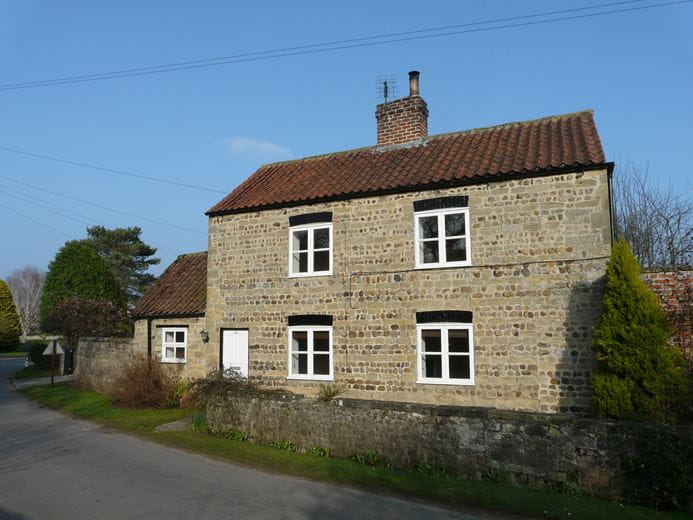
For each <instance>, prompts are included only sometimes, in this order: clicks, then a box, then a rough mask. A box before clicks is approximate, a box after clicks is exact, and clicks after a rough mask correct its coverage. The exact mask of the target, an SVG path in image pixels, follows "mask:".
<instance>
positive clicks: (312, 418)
mask: <svg viewBox="0 0 693 520" xmlns="http://www.w3.org/2000/svg"><path fill="white" fill-rule="evenodd" d="M207 421H208V424H209V426H210V427H211V428H214V429H218V430H239V431H244V432H246V433H248V435H249V439H250V441H252V442H256V443H264V444H266V443H270V442H273V441H277V440H289V441H291V442H293V443H294V444H296V446H297V447H298V448H299V449H300V450H310V449H311V448H313V447H316V446H320V447H322V448H327V449H330V450H332V454H333V455H334V456H335V457H348V456H350V455H353V454H362V453H365V452H367V451H369V450H374V451H375V452H376V453H377V455H378V457H380V458H382V459H383V460H385V461H387V462H388V463H390V464H391V465H392V466H393V467H401V468H412V467H416V466H417V465H418V464H430V465H431V466H434V467H436V468H445V469H446V470H447V471H449V472H451V473H454V474H458V475H462V476H465V477H471V478H477V479H478V478H484V477H490V476H498V475H507V476H508V477H509V478H510V480H511V481H513V482H515V483H518V484H525V485H530V486H545V485H553V484H558V483H566V482H571V483H574V484H577V485H578V486H579V487H580V488H581V489H583V490H585V491H586V492H588V493H590V494H592V495H594V496H597V497H603V498H609V499H614V498H620V497H622V495H623V490H624V477H623V475H622V474H621V472H620V470H619V454H620V450H621V449H622V446H625V445H627V437H628V436H629V435H630V434H632V433H633V432H634V431H635V430H636V429H642V428H654V426H647V425H640V424H633V423H623V422H606V421H601V420H598V419H593V418H580V417H576V416H569V415H558V414H551V415H549V414H538V413H530V412H516V411H509V410H498V409H493V408H471V407H448V406H430V405H421V404H407V403H399V402H397V403H396V402H387V401H365V400H355V399H339V398H337V399H336V400H334V401H332V402H329V403H323V402H318V401H315V400H313V399H310V398H305V397H302V396H296V395H294V394H288V393H287V394H281V393H277V394H262V393H256V392H251V393H248V392H246V393H239V392H235V391H234V392H230V393H229V394H228V396H227V398H225V399H218V400H217V401H215V402H213V403H210V404H209V405H208V407H207ZM678 430H680V431H682V432H683V433H684V435H685V436H686V438H687V439H690V441H691V442H693V428H692V427H679V428H678Z"/></svg>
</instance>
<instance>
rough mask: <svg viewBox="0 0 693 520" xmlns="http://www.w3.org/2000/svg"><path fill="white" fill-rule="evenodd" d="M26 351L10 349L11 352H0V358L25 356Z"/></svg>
mask: <svg viewBox="0 0 693 520" xmlns="http://www.w3.org/2000/svg"><path fill="white" fill-rule="evenodd" d="M25 356H26V352H22V351H19V350H18V351H12V352H0V359H2V358H18V357H25Z"/></svg>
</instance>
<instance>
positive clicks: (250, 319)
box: [207, 170, 611, 412]
mask: <svg viewBox="0 0 693 520" xmlns="http://www.w3.org/2000/svg"><path fill="white" fill-rule="evenodd" d="M450 195H467V196H469V213H470V225H471V241H472V242H471V259H472V266H470V267H458V268H444V269H423V270H422V269H414V212H413V201H416V200H423V199H429V198H432V197H440V196H450ZM315 211H331V212H332V213H333V226H334V251H333V265H334V268H333V275H332V276H323V277H307V278H288V276H287V274H288V273H287V263H288V236H289V230H288V224H289V222H288V221H289V217H290V216H293V215H299V214H301V213H307V212H315ZM610 238H611V229H610V214H609V196H608V180H607V172H606V171H605V170H602V171H590V172H582V173H571V174H564V175H553V176H545V177H536V178H530V179H520V180H513V181H503V182H493V183H486V184H478V185H470V186H465V187H457V188H450V189H440V190H430V191H425V192H415V193H403V194H395V195H385V196H378V197H370V198H360V199H352V200H345V201H336V202H330V203H319V204H312V205H309V206H302V207H295V208H285V209H273V210H265V211H260V212H249V213H242V214H233V215H225V216H218V217H212V218H210V220H209V264H208V281H207V283H208V291H207V330H209V333H210V344H209V345H208V346H207V349H208V355H209V356H210V357H212V356H217V357H218V352H219V330H220V328H223V327H228V328H247V329H249V337H250V353H249V361H250V379H251V380H252V381H254V382H256V383H259V384H261V385H263V386H266V387H288V388H289V389H291V390H295V391H297V392H301V393H306V394H314V393H315V392H316V391H317V388H318V386H319V384H320V383H319V382H314V381H296V380H289V379H287V375H288V373H287V364H288V353H287V348H288V346H287V320H288V316H290V315H294V314H329V315H332V316H333V319H334V324H333V338H334V374H335V377H334V382H335V384H337V385H339V386H341V387H342V388H344V389H345V392H346V394H345V395H346V396H347V397H352V398H361V399H381V400H391V401H403V402H419V403H437V404H446V405H447V404H450V405H453V404H454V405H471V406H495V407H504V408H509V409H517V410H528V411H546V412H549V411H551V412H553V411H569V410H573V411H580V410H585V409H587V408H589V406H590V381H589V375H590V372H591V369H592V367H593V363H594V360H593V356H592V352H591V349H590V342H591V337H592V328H593V326H594V325H595V323H596V321H597V319H598V316H599V313H600V311H601V298H602V293H603V282H604V274H605V265H606V260H607V257H608V255H609V252H610V245H611V243H610ZM436 310H464V311H472V312H473V327H474V337H475V345H474V348H475V356H476V360H475V376H476V377H475V384H474V385H473V386H455V385H438V384H436V385H431V384H418V383H417V382H416V320H415V315H416V312H417V311H436ZM216 362H217V363H218V359H217V361H216Z"/></svg>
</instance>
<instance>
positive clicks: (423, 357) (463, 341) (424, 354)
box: [416, 323, 474, 385]
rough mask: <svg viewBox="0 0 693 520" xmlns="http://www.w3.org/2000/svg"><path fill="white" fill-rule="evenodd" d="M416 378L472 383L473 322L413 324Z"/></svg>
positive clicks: (422, 381) (432, 381) (464, 383)
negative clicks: (414, 326) (415, 346)
mask: <svg viewBox="0 0 693 520" xmlns="http://www.w3.org/2000/svg"><path fill="white" fill-rule="evenodd" d="M416 333H417V357H418V363H417V365H418V381H417V382H419V383H438V384H451V385H473V384H474V346H473V339H472V325H471V324H466V323H442V324H441V323H423V324H419V325H417V326H416Z"/></svg>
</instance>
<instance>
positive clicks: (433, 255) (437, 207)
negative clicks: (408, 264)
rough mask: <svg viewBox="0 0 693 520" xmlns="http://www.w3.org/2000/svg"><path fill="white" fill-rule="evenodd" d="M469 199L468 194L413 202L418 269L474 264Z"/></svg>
mask: <svg viewBox="0 0 693 520" xmlns="http://www.w3.org/2000/svg"><path fill="white" fill-rule="evenodd" d="M466 201H467V197H441V198H439V199H431V200H429V201H417V202H416V203H414V236H415V242H416V251H415V259H416V267H417V268H433V267H454V266H465V265H471V244H470V237H469V209H468V208H467V207H466V206H467V202H466ZM462 205H464V206H462ZM450 206H452V207H450Z"/></svg>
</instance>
